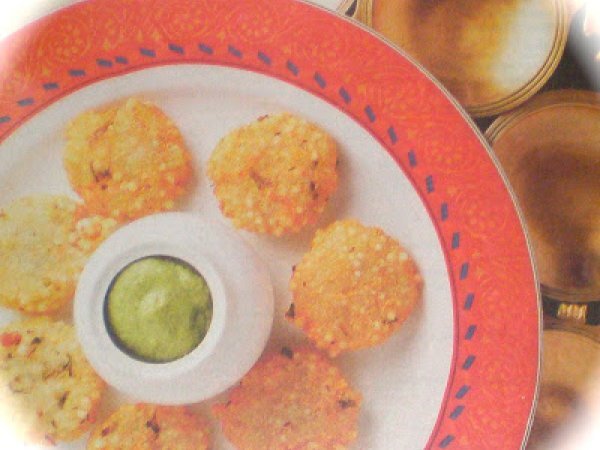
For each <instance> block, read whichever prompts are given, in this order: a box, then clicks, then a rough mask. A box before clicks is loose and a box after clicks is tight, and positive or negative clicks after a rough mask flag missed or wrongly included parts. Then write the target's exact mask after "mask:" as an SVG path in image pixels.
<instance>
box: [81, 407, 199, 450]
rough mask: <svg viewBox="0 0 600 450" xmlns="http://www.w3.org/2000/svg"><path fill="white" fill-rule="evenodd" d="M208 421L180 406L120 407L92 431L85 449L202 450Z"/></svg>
mask: <svg viewBox="0 0 600 450" xmlns="http://www.w3.org/2000/svg"><path fill="white" fill-rule="evenodd" d="M209 446H210V431H209V426H208V422H207V421H206V420H205V419H204V418H203V417H202V416H199V415H198V414H195V413H192V412H191V411H190V410H189V409H187V408H186V407H184V406H158V405H150V404H145V403H139V404H136V405H123V406H121V407H120V408H119V409H118V410H117V411H115V412H114V413H113V414H111V415H110V417H108V419H106V420H105V421H104V423H102V424H101V425H100V426H98V427H97V428H96V429H94V431H93V432H92V435H91V436H90V439H89V441H88V444H87V448H88V450H100V449H102V450H156V449H161V450H206V449H208V448H209Z"/></svg>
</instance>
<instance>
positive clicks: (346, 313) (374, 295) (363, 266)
mask: <svg viewBox="0 0 600 450" xmlns="http://www.w3.org/2000/svg"><path fill="white" fill-rule="evenodd" d="M422 287H423V282H422V279H421V275H420V274H419V270H418V268H417V265H416V264H415V262H414V261H413V260H412V258H411V257H410V255H409V254H408V252H407V251H406V250H405V249H404V248H403V247H402V246H401V245H400V244H399V243H398V241H396V240H395V239H393V238H391V237H390V236H388V235H387V234H385V233H384V232H383V230H381V229H380V228H376V227H367V226H364V225H362V224H361V223H359V222H358V221H356V220H342V221H338V222H335V223H333V224H332V225H330V226H329V227H327V228H325V229H322V230H318V231H317V233H316V235H315V237H314V239H313V242H312V248H311V250H310V251H309V252H308V253H306V254H305V255H304V257H303V258H302V260H301V261H300V263H299V264H298V265H297V266H296V267H295V270H294V273H293V275H292V279H291V282H290V288H291V292H292V298H293V303H292V305H291V306H290V309H289V310H288V312H287V314H286V316H287V318H288V319H289V320H290V321H292V322H293V323H295V324H296V325H297V326H299V327H300V328H301V329H302V330H304V332H305V333H306V334H307V336H308V338H309V339H311V340H312V341H313V342H314V343H315V345H317V347H319V348H321V349H323V350H325V351H326V352H327V353H328V354H329V355H330V356H336V355H338V354H339V353H340V352H342V351H346V350H356V349H360V348H365V347H371V346H374V345H377V344H381V343H382V342H384V341H385V340H387V339H388V338H389V337H390V336H391V335H392V333H394V332H395V331H396V330H398V328H400V326H401V324H402V323H403V322H404V321H405V319H406V318H407V317H408V315H409V313H410V312H411V311H412V310H413V308H414V306H415V304H416V303H417V301H418V300H419V298H420V297H421V292H422Z"/></svg>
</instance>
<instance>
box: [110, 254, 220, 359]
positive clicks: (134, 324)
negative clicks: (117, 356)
mask: <svg viewBox="0 0 600 450" xmlns="http://www.w3.org/2000/svg"><path fill="white" fill-rule="evenodd" d="M212 309H213V306H212V298H211V295H210V290H209V288H208V285H207V283H206V280H205V279H204V278H203V277H202V275H200V274H199V273H198V272H197V271H196V270H195V269H194V268H193V267H192V266H190V265H189V264H188V263H186V262H184V261H182V260H180V259H177V258H172V257H166V256H149V257H145V258H142V259H139V260H137V261H134V262H132V263H131V264H129V265H128V266H126V267H125V268H124V269H123V270H121V272H119V274H118V275H117V276H116V277H115V279H114V280H113V282H112V283H111V286H110V287H109V290H108V293H107V296H106V302H105V308H104V315H105V321H106V325H107V327H108V330H109V332H110V334H111V337H112V339H113V341H114V342H115V343H116V344H117V345H118V346H119V347H120V348H121V349H122V350H123V351H125V352H126V353H128V354H130V355H131V356H133V357H134V358H136V359H140V360H142V361H147V362H155V363H162V362H169V361H174V360H176V359H179V358H181V357H183V356H185V355H187V354H188V353H189V352H191V351H192V350H194V349H195V348H196V347H197V346H198V344H199V343H200V342H201V341H202V340H203V339H204V337H205V336H206V333H207V332H208V328H209V326H210V322H211V319H212Z"/></svg>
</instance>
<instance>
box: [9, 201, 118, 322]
mask: <svg viewBox="0 0 600 450" xmlns="http://www.w3.org/2000/svg"><path fill="white" fill-rule="evenodd" d="M115 226H116V222H115V221H114V220H113V219H105V218H102V217H99V216H90V217H87V213H86V212H85V211H84V210H83V209H82V208H81V207H80V206H79V205H78V204H77V203H76V202H75V201H73V200H71V199H69V198H67V197H64V196H51V195H37V196H32V197H25V198H21V199H19V200H16V201H14V202H13V203H11V204H10V205H8V206H6V207H5V208H0V255H1V258H0V286H2V289H0V305H2V306H6V307H10V308H14V309H17V310H20V311H23V312H26V313H47V312H51V311H55V310H56V309H58V308H60V307H61V306H62V305H64V304H65V303H66V302H67V301H69V300H70V299H71V297H72V296H73V293H74V291H75V285H76V283H77V279H78V277H79V274H80V272H81V270H82V269H83V266H84V265H85V262H86V260H87V258H88V256H89V255H90V253H91V252H92V251H93V250H94V249H95V248H96V247H97V246H98V245H99V243H100V242H101V241H102V240H103V239H104V238H105V237H106V236H107V235H108V234H109V233H110V232H111V231H112V230H113V229H114V228H115Z"/></svg>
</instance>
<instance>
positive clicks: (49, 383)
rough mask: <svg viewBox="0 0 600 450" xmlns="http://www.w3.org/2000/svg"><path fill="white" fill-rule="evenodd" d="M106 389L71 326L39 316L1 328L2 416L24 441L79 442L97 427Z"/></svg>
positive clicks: (0, 384)
mask: <svg viewBox="0 0 600 450" xmlns="http://www.w3.org/2000/svg"><path fill="white" fill-rule="evenodd" d="M103 390H104V382H103V381H102V380H101V379H100V377H99V376H98V375H96V373H95V372H94V370H93V369H92V367H91V366H90V365H89V363H88V362H87V360H86V359H85V357H84V356H83V352H82V351H81V348H80V346H79V343H78V342H77V339H76V337H75V330H74V329H73V327H72V326H71V325H67V324H65V323H63V322H53V321H51V320H50V319H48V318H45V317H38V318H33V319H26V320H22V321H18V322H14V323H12V324H10V325H8V326H6V327H4V328H3V329H1V330H0V396H1V398H2V401H1V402H0V410H1V415H3V416H5V417H6V420H7V422H3V423H10V424H11V426H12V428H14V429H15V431H17V433H19V434H20V435H22V436H24V439H25V440H27V441H29V442H36V443H45V444H54V443H55V442H56V441H71V440H74V439H77V438H78V437H80V436H81V435H82V434H84V433H85V432H86V431H87V430H88V429H89V427H90V426H91V424H92V423H93V421H94V419H95V413H96V409H97V406H98V404H99V402H100V398H101V395H102V392H103Z"/></svg>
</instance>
